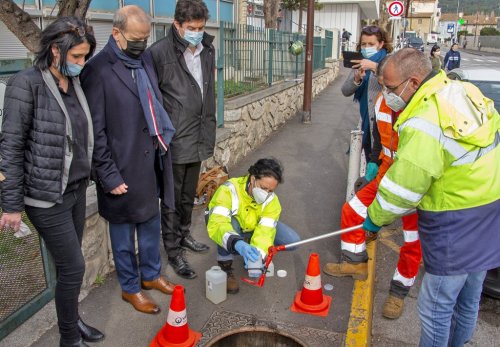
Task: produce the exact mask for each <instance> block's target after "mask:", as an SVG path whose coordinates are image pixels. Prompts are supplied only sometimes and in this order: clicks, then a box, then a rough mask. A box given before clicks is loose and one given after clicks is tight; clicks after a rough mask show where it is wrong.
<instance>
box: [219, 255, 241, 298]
mask: <svg viewBox="0 0 500 347" xmlns="http://www.w3.org/2000/svg"><path fill="white" fill-rule="evenodd" d="M232 265H233V261H232V260H226V261H219V266H220V268H221V269H222V271H224V272H225V273H226V274H227V292H228V293H229V294H236V293H238V291H239V290H240V285H239V283H238V280H237V279H236V277H234V274H233V268H232Z"/></svg>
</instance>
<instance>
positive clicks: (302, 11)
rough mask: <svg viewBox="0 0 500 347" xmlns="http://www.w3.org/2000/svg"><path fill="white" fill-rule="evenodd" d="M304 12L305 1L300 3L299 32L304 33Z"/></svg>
mask: <svg viewBox="0 0 500 347" xmlns="http://www.w3.org/2000/svg"><path fill="white" fill-rule="evenodd" d="M303 13H304V3H303V2H302V1H301V2H300V3H299V33H301V34H302V14H303Z"/></svg>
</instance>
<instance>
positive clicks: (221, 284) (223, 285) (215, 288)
mask: <svg viewBox="0 0 500 347" xmlns="http://www.w3.org/2000/svg"><path fill="white" fill-rule="evenodd" d="M205 295H206V297H207V299H208V300H210V301H211V302H213V303H214V304H219V303H221V302H223V301H224V300H226V298H227V274H226V273H225V272H224V271H222V269H221V268H220V266H212V267H211V268H210V269H209V270H207V271H206V272H205Z"/></svg>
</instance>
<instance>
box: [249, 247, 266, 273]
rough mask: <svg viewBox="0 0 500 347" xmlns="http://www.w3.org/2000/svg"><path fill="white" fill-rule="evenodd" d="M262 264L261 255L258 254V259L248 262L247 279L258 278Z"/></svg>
mask: <svg viewBox="0 0 500 347" xmlns="http://www.w3.org/2000/svg"><path fill="white" fill-rule="evenodd" d="M263 268H264V264H263V263H262V254H260V252H259V257H258V259H257V260H256V261H249V262H248V277H260V275H262V270H263Z"/></svg>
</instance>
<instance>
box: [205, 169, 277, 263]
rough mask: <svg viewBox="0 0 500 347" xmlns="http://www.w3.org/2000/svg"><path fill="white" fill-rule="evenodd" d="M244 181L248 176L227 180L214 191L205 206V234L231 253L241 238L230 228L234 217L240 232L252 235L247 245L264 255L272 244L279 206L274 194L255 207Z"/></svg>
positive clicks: (246, 180) (246, 181) (246, 182)
mask: <svg viewBox="0 0 500 347" xmlns="http://www.w3.org/2000/svg"><path fill="white" fill-rule="evenodd" d="M248 180H249V176H248V175H247V176H243V177H237V178H231V179H229V180H228V181H226V182H225V183H224V184H223V185H221V186H220V187H219V188H218V189H217V191H216V192H215V194H214V196H213V197H212V200H210V203H209V205H208V209H209V214H210V216H209V219H208V224H207V228H208V235H209V236H210V238H211V239H212V240H213V241H214V242H215V243H217V244H218V245H219V246H222V247H224V248H225V249H226V250H228V251H233V246H234V243H235V242H236V241H238V240H241V239H242V238H241V236H239V235H238V233H237V232H236V231H234V230H233V227H232V225H231V217H234V218H236V219H237V220H238V222H239V224H240V226H241V230H242V231H243V232H253V235H252V239H251V241H250V244H251V245H253V246H255V247H257V248H258V249H260V250H261V251H262V252H264V253H265V254H267V250H268V248H269V247H270V246H272V245H273V244H274V237H275V235H276V224H277V222H278V220H279V217H280V214H281V204H280V202H279V200H278V197H277V196H276V195H275V194H274V193H273V194H270V196H269V197H268V198H267V200H266V201H265V202H264V203H263V204H262V205H259V204H257V203H256V202H255V201H254V199H253V197H251V196H250V195H248V193H247V190H246V189H247V184H248Z"/></svg>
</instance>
